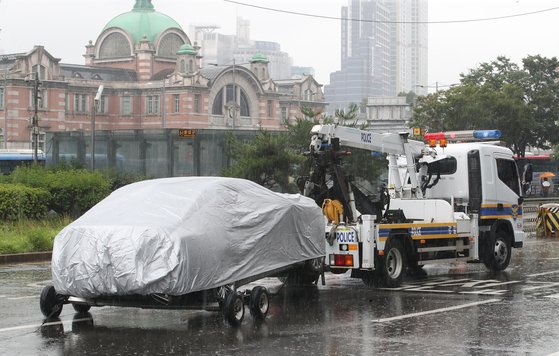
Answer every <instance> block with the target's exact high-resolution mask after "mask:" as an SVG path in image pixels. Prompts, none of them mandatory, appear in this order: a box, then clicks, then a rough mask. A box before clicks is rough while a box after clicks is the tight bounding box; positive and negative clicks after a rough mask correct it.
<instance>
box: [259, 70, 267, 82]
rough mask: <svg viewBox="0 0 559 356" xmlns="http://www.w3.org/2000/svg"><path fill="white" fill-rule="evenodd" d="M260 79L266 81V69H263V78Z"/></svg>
mask: <svg viewBox="0 0 559 356" xmlns="http://www.w3.org/2000/svg"><path fill="white" fill-rule="evenodd" d="M260 79H262V80H264V79H266V68H262V77H261V78H260Z"/></svg>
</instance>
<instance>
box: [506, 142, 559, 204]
mask: <svg viewBox="0 0 559 356" xmlns="http://www.w3.org/2000/svg"><path fill="white" fill-rule="evenodd" d="M516 159H517V161H518V170H519V172H518V173H519V174H520V177H521V179H522V181H529V180H530V178H531V181H530V182H531V183H530V184H528V185H527V186H526V188H525V189H524V194H525V196H539V195H542V188H541V183H542V180H541V178H540V175H542V174H543V173H548V172H549V173H552V174H554V175H555V176H552V177H550V179H549V180H550V182H551V194H553V195H557V194H559V160H556V159H554V158H553V157H551V155H550V154H548V153H544V154H530V153H528V152H527V153H526V156H525V157H524V158H518V157H517V158H516ZM528 165H529V166H530V168H531V169H527V167H528ZM526 172H531V177H526Z"/></svg>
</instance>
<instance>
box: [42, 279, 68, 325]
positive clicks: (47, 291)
mask: <svg viewBox="0 0 559 356" xmlns="http://www.w3.org/2000/svg"><path fill="white" fill-rule="evenodd" d="M63 305H64V303H63V301H62V300H61V298H60V297H59V296H58V295H57V294H56V291H55V290H54V286H51V285H48V286H46V287H45V288H43V291H42V292H41V297H40V299H39V306H40V307H41V312H42V313H43V315H44V316H45V317H46V318H47V319H50V318H58V316H59V315H60V313H61V312H62V306H63Z"/></svg>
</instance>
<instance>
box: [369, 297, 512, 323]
mask: <svg viewBox="0 0 559 356" xmlns="http://www.w3.org/2000/svg"><path fill="white" fill-rule="evenodd" d="M500 301H501V299H488V300H484V301H481V302H474V303H466V304H461V305H455V306H453V307H448V308H440V309H434V310H428V311H424V312H419V313H411V314H406V315H399V316H394V317H391V318H384V319H376V320H373V323H386V322H389V321H395V320H403V319H409V318H415V317H417V316H423V315H429V314H437V313H444V312H447V311H451V310H458V309H464V308H470V307H474V306H476V305H482V304H489V303H495V302H500Z"/></svg>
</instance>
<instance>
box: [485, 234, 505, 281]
mask: <svg viewBox="0 0 559 356" xmlns="http://www.w3.org/2000/svg"><path fill="white" fill-rule="evenodd" d="M510 257H511V244H510V239H508V238H507V236H506V235H505V233H504V232H503V231H496V232H491V233H490V234H489V241H488V244H487V250H486V251H485V259H484V261H483V262H484V263H485V266H486V267H487V268H489V269H490V270H491V271H495V272H498V271H502V270H504V269H506V268H507V267H508V266H509V263H510Z"/></svg>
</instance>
